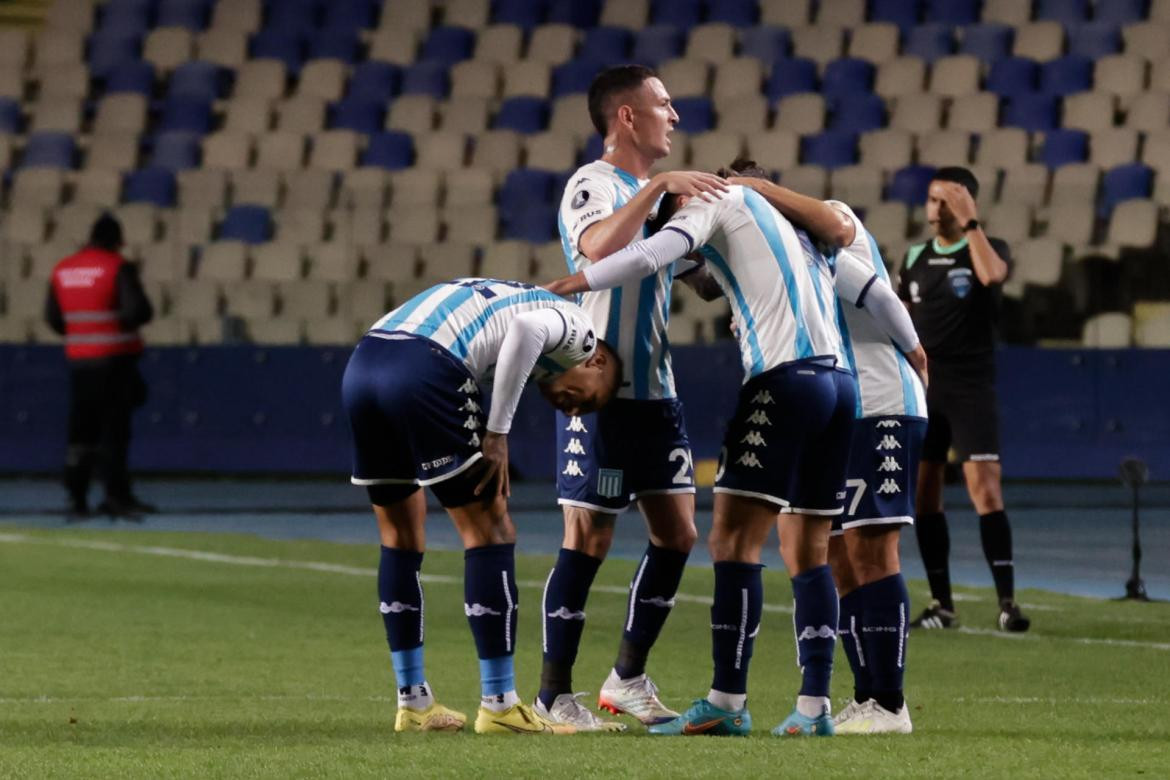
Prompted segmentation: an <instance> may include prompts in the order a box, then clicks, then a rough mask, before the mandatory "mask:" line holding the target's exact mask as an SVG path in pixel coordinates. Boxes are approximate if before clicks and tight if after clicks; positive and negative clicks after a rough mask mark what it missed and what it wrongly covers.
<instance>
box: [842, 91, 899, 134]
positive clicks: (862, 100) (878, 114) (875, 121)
mask: <svg viewBox="0 0 1170 780" xmlns="http://www.w3.org/2000/svg"><path fill="white" fill-rule="evenodd" d="M830 106H831V116H832V118H831V120H830V121H829V130H832V131H844V132H849V133H864V132H867V131H869V130H877V129H879V128H881V127H883V126H884V125H885V123H886V104H885V101H884V100H882V99H881V98H880V97H878V96H877V95H868V94H856V95H847V96H844V97H837V98H833V101H832V103H831V104H830Z"/></svg>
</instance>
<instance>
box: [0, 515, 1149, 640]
mask: <svg viewBox="0 0 1170 780" xmlns="http://www.w3.org/2000/svg"><path fill="white" fill-rule="evenodd" d="M0 543H8V544H43V545H56V546H60V547H72V548H78V549H84V550H100V551H103V552H129V553H138V554H140V555H156V556H162V557H168V558H182V559H186V560H193V561H204V562H207V563H223V564H228V565H231V566H255V567H261V568H269V569H274V568H279V569H299V570H303V571H316V572H323V573H327V574H345V575H349V576H359V577H374V576H377V573H378V570H377V569H375V568H371V567H365V566H346V565H344V564H340V563H326V562H324V561H291V560H285V559H283V558H257V557H255V556H251V555H230V554H226V553H213V552H206V551H204V550H190V549H184V548H181V547H158V546H153V545H150V546H144V545H133V544H121V543H118V542H102V541H96V540H90V539H70V538H54V539H49V538H43V537H32V536H25V535H24V534H11V533H0ZM422 580H423V582H433V583H436V584H443V585H458V584H460V583H462V582H463V580H462V579H461V578H459V577H452V576H449V575H445V574H424V575H422ZM516 584H517V585H518V586H519V587H523V588H529V589H533V590H539V589H542V588H543V587H544V583H543V582H540V581H537V580H519V581H517V583H516ZM591 590H592V591H593V592H597V593H608V594H612V595H617V596H626V595H628V593H629V589H628V588H622V587H618V586H615V585H594V586H593V587H592V589H591ZM674 598H675V601H680V602H685V603H689V604H700V605H704V606H710V605H711V598H710V597H708V596H697V595H694V594H691V593H677V594H675V597H674ZM763 609H764V611H765V612H774V613H780V614H786V615H790V614H792V607H789V606H785V605H781V604H764V605H763ZM957 630H958V631H959V632H961V633H964V634H972V635H975V636H985V637H994V638H996V639H1010V640H1045V639H1047V640H1052V641H1058V642H1072V643H1074V644H1082V645H1108V646H1111V647H1132V648H1139V649H1145V650H1164V651H1170V642H1146V641H1142V640H1138V639H1096V638H1091V637H1070V636H1045V635H1038V634H1013V633H1007V632H1003V631H993V630H991V629H983V628H968V627H961V628H959V629H957Z"/></svg>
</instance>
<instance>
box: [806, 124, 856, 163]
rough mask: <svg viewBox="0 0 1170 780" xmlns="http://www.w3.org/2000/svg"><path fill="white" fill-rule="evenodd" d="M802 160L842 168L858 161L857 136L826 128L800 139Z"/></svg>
mask: <svg viewBox="0 0 1170 780" xmlns="http://www.w3.org/2000/svg"><path fill="white" fill-rule="evenodd" d="M800 157H801V162H804V163H806V164H808V165H821V166H823V167H825V168H842V167H844V166H846V165H853V164H854V163H855V162H857V136H856V135H855V134H853V133H846V132H837V131H834V130H826V131H825V132H823V133H820V134H818V135H806V136H804V137H803V138H801V139H800Z"/></svg>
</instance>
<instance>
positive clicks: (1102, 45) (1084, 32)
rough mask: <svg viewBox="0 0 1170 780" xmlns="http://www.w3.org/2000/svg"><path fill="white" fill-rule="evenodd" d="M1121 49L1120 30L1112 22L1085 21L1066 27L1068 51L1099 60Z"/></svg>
mask: <svg viewBox="0 0 1170 780" xmlns="http://www.w3.org/2000/svg"><path fill="white" fill-rule="evenodd" d="M1119 51H1121V30H1120V29H1119V28H1118V26H1117V24H1116V23H1114V22H1085V23H1084V24H1078V25H1074V26H1072V27H1070V28H1069V29H1068V53H1069V54H1080V55H1083V56H1085V57H1092V58H1093V59H1095V60H1099V59H1101V58H1102V57H1105V56H1108V55H1110V54H1116V53H1117V52H1119Z"/></svg>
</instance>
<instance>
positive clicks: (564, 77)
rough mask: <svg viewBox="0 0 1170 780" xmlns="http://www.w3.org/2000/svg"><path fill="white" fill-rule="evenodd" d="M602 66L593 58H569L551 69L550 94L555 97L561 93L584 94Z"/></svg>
mask: <svg viewBox="0 0 1170 780" xmlns="http://www.w3.org/2000/svg"><path fill="white" fill-rule="evenodd" d="M603 67H604V66H603V65H602V64H601V63H600V62H598V61H597V60H593V59H576V60H570V61H569V62H566V63H564V64H562V65H558V66H557V67H556V68H555V69H553V73H552V89H551V91H550V94H551V96H552V97H554V98H557V97H561V96H562V95H572V94H578V93H580V94H584V93H586V92H588V91H589V85H590V84H591V83H593V78H594V76H596V75H597V74H598V73H600V72H601V70H602V68H603Z"/></svg>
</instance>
